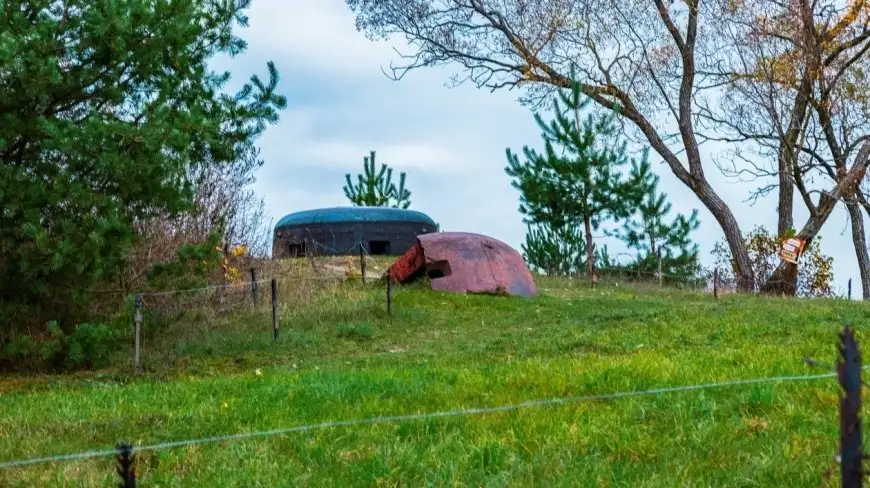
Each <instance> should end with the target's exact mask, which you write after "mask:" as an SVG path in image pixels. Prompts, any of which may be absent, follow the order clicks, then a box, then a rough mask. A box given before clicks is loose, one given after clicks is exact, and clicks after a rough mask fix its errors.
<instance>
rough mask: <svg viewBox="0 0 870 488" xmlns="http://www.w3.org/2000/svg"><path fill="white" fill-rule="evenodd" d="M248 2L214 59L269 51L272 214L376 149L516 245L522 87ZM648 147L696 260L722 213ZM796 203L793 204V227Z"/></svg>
mask: <svg viewBox="0 0 870 488" xmlns="http://www.w3.org/2000/svg"><path fill="white" fill-rule="evenodd" d="M252 5H253V6H252V8H251V10H250V11H249V17H250V27H249V28H248V29H245V30H243V31H241V34H242V36H243V37H244V38H245V39H246V40H247V41H248V43H249V47H248V51H247V52H246V53H245V54H244V55H242V56H240V57H238V58H236V59H233V60H229V61H226V60H222V61H221V62H219V63H218V66H217V67H218V68H221V69H223V68H225V69H229V70H230V71H231V72H232V73H233V75H234V81H235V82H237V83H241V82H244V81H245V80H246V79H247V77H248V76H250V74H252V73H255V72H256V73H260V74H265V72H266V71H265V63H266V62H267V61H269V60H272V61H274V62H275V63H276V65H277V67H278V70H279V71H280V73H281V77H282V78H281V84H280V87H279V88H280V91H281V92H282V93H283V94H284V95H286V96H287V98H288V102H289V106H288V109H287V110H286V111H284V112H283V113H282V115H281V121H280V123H279V124H277V125H275V126H272V127H270V128H269V129H268V130H267V133H266V134H265V135H264V136H262V138H261V139H260V140H259V146H260V148H261V151H262V153H261V155H262V158H263V159H264V160H265V165H264V167H263V168H262V169H261V170H260V172H259V174H258V181H257V182H256V184H255V188H256V190H257V191H258V192H259V193H260V194H261V195H262V196H263V197H264V198H265V201H266V205H267V207H268V210H269V212H270V213H271V216H272V217H273V218H274V219H275V221H277V220H278V219H280V218H281V217H282V216H283V215H285V214H287V213H290V212H295V211H298V210H304V209H309V208H316V207H324V206H337V205H346V204H347V202H346V199H345V197H344V194H343V192H342V185H343V183H344V174H345V173H347V172H354V173H355V172H358V171H360V170H361V168H362V160H363V156H366V155H367V154H368V152H369V151H370V150H376V151H377V156H378V160H379V161H380V162H386V163H388V164H389V165H391V166H393V167H394V168H396V172H398V171H406V172H407V173H408V180H407V185H408V188H409V189H410V190H411V191H412V198H411V199H412V207H411V208H414V209H416V210H420V211H423V212H425V213H427V214H429V215H430V216H431V217H432V218H433V219H435V221H437V222H439V223H440V224H441V226H442V229H444V230H451V231H469V232H477V233H482V234H486V235H490V236H492V237H496V238H498V239H501V240H503V241H505V242H507V243H508V244H510V245H512V246H514V247H516V248H519V245H520V243H521V242H522V241H523V237H524V235H525V226H524V225H523V223H522V218H521V216H520V215H519V213H518V212H517V205H518V197H519V195H518V193H517V192H516V191H515V190H514V189H513V188H511V186H510V180H509V179H508V178H507V176H506V175H505V173H504V167H505V148H506V147H511V148H512V149H514V150H515V151H519V150H520V149H521V148H522V146H523V145H525V144H528V145H532V146H537V145H538V143H539V141H540V131H539V130H538V128H537V126H536V125H535V122H534V119H533V118H532V113H531V111H530V109H529V108H527V107H524V106H521V105H520V104H519V103H518V102H517V100H516V99H517V97H518V95H519V93H518V92H516V91H514V92H508V91H501V92H495V93H490V92H489V91H488V90H480V89H477V88H475V87H474V86H472V85H466V86H461V87H459V88H447V87H446V86H445V85H446V83H447V81H448V77H449V76H450V74H452V73H453V72H455V71H454V70H455V68H452V67H447V68H443V69H442V68H434V69H426V70H418V71H414V72H411V73H410V74H408V75H407V76H406V77H405V78H404V79H403V80H401V81H398V82H397V81H391V80H389V79H388V78H387V77H386V76H384V74H383V73H382V71H381V69H382V67H383V68H385V67H387V66H389V64H390V61H395V60H397V55H396V53H395V51H394V50H393V48H394V46H395V47H401V46H402V45H403V44H402V41H401V40H400V39H396V40H393V41H391V42H380V43H374V42H370V41H368V40H367V39H366V38H365V37H364V35H363V34H362V33H359V32H357V31H356V29H355V27H354V17H353V15H352V14H351V12H350V11H349V9H348V8H347V7H346V5H345V3H344V0H316V1H312V0H290V1H288V0H255V1H254V2H252ZM705 153H706V154H707V155H708V156H714V155H715V154H716V151H715V148H706V151H705ZM651 161H652V162H653V167H654V168H655V169H656V172H657V173H658V174H659V176H661V179H662V188H663V190H664V191H665V192H667V193H668V195H669V197H670V199H671V201H672V202H674V208H675V209H683V208H685V209H687V210H691V209H692V208H696V207H700V218H701V227H700V229H699V230H698V231H697V232H696V233H695V236H694V237H695V240H696V241H697V242H698V243H699V244H700V245H701V259H702V262H704V263H710V262H711V257H710V250H711V248H712V245H713V243H714V242H715V241H716V240H719V239H720V238H721V236H722V233H721V230H720V228H719V226H718V225H717V223H716V222H715V220H713V218H712V216H711V215H710V214H709V213H708V212H707V211H706V209H704V208H703V207H701V206H700V204H699V202H698V200H697V199H696V198H695V197H694V195H692V194H691V192H689V191H688V190H686V189H685V188H684V187H683V186H682V184H681V183H679V182H678V181H677V180H676V178H675V177H674V176H673V174H672V173H671V172H670V170H669V169H668V168H667V167H666V166H665V165H664V164H663V163H661V162H660V159H659V158H657V157H656V155H655V153H651ZM707 164H708V169H707V175H708V177H709V178H710V179H711V181H712V184H713V186H714V187H715V188H716V190H717V191H718V192H719V193H720V195H721V196H722V197H723V198H724V199H725V201H726V202H727V203H728V205H729V206H730V207H731V209H732V211H733V212H734V213H735V214H736V215H737V218H738V220H739V222H740V225H741V228H742V229H743V230H744V231H749V230H750V229H751V228H752V227H753V226H754V225H756V224H764V225H766V226H767V227H768V228H769V229H775V227H776V203H775V201H773V200H772V199H768V200H765V201H761V202H758V203H756V204H755V205H754V206H751V205H749V204H748V203H745V202H744V201H745V200H746V197H747V196H748V192H749V189H750V188H751V186H747V185H745V184H735V183H733V182H729V181H728V180H726V179H725V178H724V177H722V176H721V175H720V174H719V173H718V171H717V170H716V169H715V167H714V166H713V165H712V162H711V161H709V160H708V161H707ZM799 203H800V202H799V201H798V200H797V199H796V207H799ZM798 210H801V209H800V208H798ZM805 216H806V214H805V212H803V213H801V212H798V214H797V215H796V220H795V223H796V226H797V227H800V226H801V225H802V224H803V221H804V218H805ZM849 232H850V230H849V226H848V218H847V215H846V213H845V212H844V211H843V210H842V209H838V210H837V212H835V214H834V215H833V216H832V217H831V219H829V220H828V222H827V224H826V225H825V228H824V231H823V232H822V236H823V239H822V241H821V246H822V250H823V252H825V253H826V254H829V255H832V256H834V258H835V259H834V261H835V276H836V280H837V284H838V285H839V286H841V287H842V288H843V289H845V286H846V281H847V280H848V279H849V278H850V277H853V278H854V279H855V282H856V283H855V284H853V288H854V290H856V291H854V292H853V295H854V294H857V293H858V291H857V290H860V286H859V285H858V284H857V281H858V280H859V277H858V274H857V266H856V264H857V262H856V259H855V252H854V250H853V248H852V245H851V242H850V238H849ZM604 243H606V241H605V242H604ZM616 246H618V245H616V244H614V243H610V246H609V247H610V248H611V249H615V248H616Z"/></svg>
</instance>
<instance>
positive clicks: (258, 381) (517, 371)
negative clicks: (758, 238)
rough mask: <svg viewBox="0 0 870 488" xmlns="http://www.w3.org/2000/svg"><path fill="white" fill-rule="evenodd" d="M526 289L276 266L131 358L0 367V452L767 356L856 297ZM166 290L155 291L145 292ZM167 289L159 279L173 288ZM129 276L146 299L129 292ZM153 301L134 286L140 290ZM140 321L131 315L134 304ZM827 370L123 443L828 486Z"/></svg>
mask: <svg viewBox="0 0 870 488" xmlns="http://www.w3.org/2000/svg"><path fill="white" fill-rule="evenodd" d="M539 288H540V291H541V292H542V295H541V296H540V297H538V298H534V299H525V300H524V299H513V298H504V297H491V296H461V295H450V294H439V293H433V292H431V291H429V290H426V289H425V287H423V286H412V287H404V288H401V289H399V290H397V292H396V294H395V306H394V314H393V316H392V317H388V316H387V315H386V312H385V304H384V302H385V291H384V289H383V288H382V287H381V286H380V285H369V286H366V287H363V286H362V285H361V284H359V283H358V282H349V283H345V284H334V283H327V282H319V281H308V282H302V280H300V282H298V283H297V284H295V285H294V284H292V283H290V282H288V283H284V284H282V288H281V291H282V294H281V302H282V312H281V335H280V338H279V340H277V341H273V340H272V338H271V312H270V311H269V310H270V309H269V305H268V304H267V303H265V302H267V301H268V300H263V301H262V302H263V303H262V304H261V306H260V307H259V308H257V309H250V307H243V306H239V307H237V308H236V309H233V310H232V311H231V312H230V313H229V314H215V313H206V312H200V311H197V310H195V309H193V307H191V306H190V305H189V304H185V303H182V302H181V301H179V302H178V303H177V304H176V308H177V309H178V310H181V311H185V312H186V314H185V315H184V317H183V318H182V319H181V320H180V321H178V322H176V323H173V324H169V325H167V324H162V325H159V326H158V325H154V322H155V318H154V316H153V315H149V314H148V313H146V328H148V327H151V328H150V329H148V330H147V332H148V335H147V336H146V337H147V340H146V341H145V344H143V362H144V365H145V367H146V373H145V374H143V375H141V376H139V377H133V376H131V375H129V373H128V372H126V371H128V370H129V368H127V367H126V366H125V362H126V361H128V360H129V359H128V358H129V351H118V353H117V354H118V357H117V359H116V361H115V364H116V366H115V367H114V368H110V369H107V370H105V371H101V372H97V373H82V374H78V375H66V376H52V375H47V376H38V377H35V376H18V377H8V378H4V379H2V380H0V392H2V395H0V461H5V460H9V459H15V458H26V457H34V456H44V455H54V454H65V453H69V452H78V451H89V450H97V449H111V448H112V447H113V445H114V442H115V441H118V440H125V441H129V442H132V443H135V444H143V445H144V444H152V443H159V442H164V441H175V440H181V439H192V438H199V437H205V436H214V435H223V434H233V433H240V432H252V431H259V430H269V429H277V428H283V427H291V426H294V425H303V424H316V423H320V422H328V421H341V420H353V419H366V418H371V417H381V416H395V415H410V414H419V413H427V412H439V411H450V410H455V409H466V408H473V407H493V406H500V405H506V404H516V403H521V402H525V401H529V400H540V399H550V398H562V397H570V396H578V395H593V394H605V393H612V392H630V391H638V390H646V389H652V388H661V387H668V386H679V385H691V384H700V383H711V382H720V381H728V380H738V379H748V378H756V377H769V376H777V375H805V374H819V373H824V371H819V370H810V369H809V368H808V367H807V366H806V365H804V363H803V361H802V358H803V357H805V356H810V357H813V358H816V359H817V360H819V361H822V362H827V363H833V361H834V358H835V342H836V334H837V332H838V331H839V329H840V327H841V326H842V325H843V323H844V322H847V321H848V322H852V323H854V324H855V325H856V327H857V329H858V334H859V340H860V339H863V338H865V337H870V336H868V335H867V333H866V331H867V324H868V323H870V322H868V318H870V307H867V306H865V305H864V304H855V303H849V302H845V301H837V300H830V301H801V300H777V299H766V298H753V297H738V296H728V297H724V298H722V299H720V300H713V299H712V297H710V296H708V295H704V294H693V293H681V292H666V291H655V290H639V289H636V288H632V287H626V286H604V287H599V288H597V289H595V290H592V289H589V288H588V287H586V286H585V285H583V284H578V283H577V282H573V281H571V280H556V279H541V280H540V282H539ZM167 300H169V299H167ZM179 300H180V299H179ZM148 302H149V301H148V299H147V298H146V304H147V303H148ZM154 303H156V298H155V300H151V304H154ZM149 321H151V322H150V323H152V325H148V323H149ZM836 405H837V386H836V383H835V381H834V380H833V379H821V380H812V381H795V382H782V383H763V384H755V385H742V386H730V387H722V388H711V389H704V390H697V391H687V392H673V393H662V394H657V395H648V396H637V397H625V398H616V399H607V400H602V399H599V400H591V401H580V402H573V403H566V404H561V405H553V406H541V407H532V408H525V409H519V410H514V411H507V412H500V413H489V414H480V415H469V416H457V417H446V418H432V419H426V420H414V421H400V422H387V423H378V424H368V425H354V426H340V427H333V428H323V429H317V430H310V431H306V432H298V433H291V434H287V435H282V436H274V437H269V438H257V439H248V440H238V441H233V442H220V443H211V444H203V445H194V446H187V447H177V448H172V449H166V450H159V451H148V452H142V453H140V454H139V459H140V461H139V472H140V479H141V484H142V486H161V487H167V486H193V485H196V486H215V487H216V486H425V485H434V486H631V487H652V486H657V487H658V486H690V485H691V486H717V487H723V486H785V485H786V484H787V485H788V486H791V487H800V486H807V487H809V486H812V487H817V486H820V484H821V485H822V486H835V484H836V480H835V479H833V478H832V479H829V480H827V481H823V474H824V472H825V471H826V469H829V468H830V467H831V466H832V462H833V457H834V455H835V454H836V451H837V448H838V446H837V431H838V423H837V407H836ZM113 470H114V466H113V460H112V459H111V458H101V459H96V460H87V461H71V462H65V463H58V464H40V465H36V466H31V467H26V468H14V469H6V470H2V471H0V485H2V486H35V485H40V486H113V483H116V480H115V477H114V473H113Z"/></svg>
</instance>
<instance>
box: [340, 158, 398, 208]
mask: <svg viewBox="0 0 870 488" xmlns="http://www.w3.org/2000/svg"><path fill="white" fill-rule="evenodd" d="M406 176H407V175H406V174H405V173H404V172H403V173H400V174H399V186H398V187H397V186H396V185H395V183H393V168H390V167H389V166H387V165H386V164H381V167H380V169H379V170H375V152H374V151H372V152H371V153H370V154H369V156H367V157H364V158H363V172H362V173H361V174H358V175H357V183H356V185H354V184H353V183H352V182H351V179H350V174H349V173H348V174H346V175H344V179H345V185H344V195H345V196H346V197H347V199H348V200H350V202H351V203H353V204H354V205H356V206H358V207H393V208H408V207H410V206H411V192H410V191H409V190H408V189H406V188H405V178H406Z"/></svg>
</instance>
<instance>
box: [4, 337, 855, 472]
mask: <svg viewBox="0 0 870 488" xmlns="http://www.w3.org/2000/svg"><path fill="white" fill-rule="evenodd" d="M807 363H808V364H810V365H811V366H817V364H816V363H815V362H813V361H812V360H807ZM836 369H837V371H836V372H828V373H821V374H814V375H807V374H803V375H789V376H770V377H759V378H749V379H739V380H728V381H720V382H713V383H702V384H691V385H678V386H664V387H659V388H653V389H647V390H634V391H619V392H608V393H596V394H586V395H577V396H568V397H560V398H551V399H538V400H529V401H525V402H520V403H513V404H503V405H497V406H490V407H475V408H465V409H457V410H446V411H436V412H428V413H417V414H409V415H391V416H378V417H369V418H362V419H349V420H334V421H327V422H321V423H314V424H303V425H294V426H288V427H283V428H277V429H271V430H263V431H252V432H237V433H228V434H219V435H212V436H206V437H199V438H189V439H179V440H172V441H166V442H159V443H153V444H144V445H138V446H136V445H132V444H128V443H120V444H118V445H117V446H116V447H115V448H104V449H100V450H90V451H82V452H74V453H66V454H58V455H46V456H38V457H31V458H24V459H10V460H5V461H0V469H24V468H27V467H30V466H34V465H37V464H45V463H60V462H74V461H83V460H88V459H95V458H105V457H111V456H116V457H117V473H118V475H119V476H120V477H121V479H122V484H121V485H120V486H135V485H136V454H137V453H141V452H147V451H163V450H168V449H174V448H180V447H188V446H195V445H202V444H211V443H217V442H234V441H243V440H252V439H265V438H270V437H275V436H285V435H290V434H296V433H302V432H310V431H316V430H325V429H336V428H357V427H363V426H369V425H375V424H385V423H405V422H417V421H424V420H438V419H444V418H452V417H475V416H481V415H492V414H503V413H509V412H513V411H517V410H523V409H533V408H545V407H552V406H560V405H571V404H577V403H581V402H590V401H616V400H619V399H625V398H632V397H646V396H658V395H665V394H674V393H685V392H695V391H703V390H711V389H719V388H735V387H741V386H748V385H759V384H771V383H785V382H808V381H816V380H823V379H831V378H838V380H839V383H840V386H841V388H842V393H841V401H840V403H839V410H840V411H839V417H840V441H839V444H840V448H839V450H838V453H839V454H838V456H837V457H836V459H837V460H838V462H839V465H840V468H841V469H840V471H841V486H842V487H843V488H859V487H861V486H862V480H863V477H864V470H863V469H862V464H863V462H864V460H865V457H864V453H863V447H862V438H861V434H862V425H861V416H860V413H861V396H862V387H863V382H862V381H861V371H862V370H863V369H865V368H864V367H863V366H862V365H861V359H860V353H859V351H858V343H857V340H856V339H855V336H854V333H853V331H852V329H851V328H850V327H848V326H846V327H844V329H843V331H842V333H841V334H840V342H839V345H838V362H837V366H836Z"/></svg>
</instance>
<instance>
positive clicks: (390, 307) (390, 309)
mask: <svg viewBox="0 0 870 488" xmlns="http://www.w3.org/2000/svg"><path fill="white" fill-rule="evenodd" d="M387 315H389V316H392V315H393V277H392V276H390V275H389V274H387Z"/></svg>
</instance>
